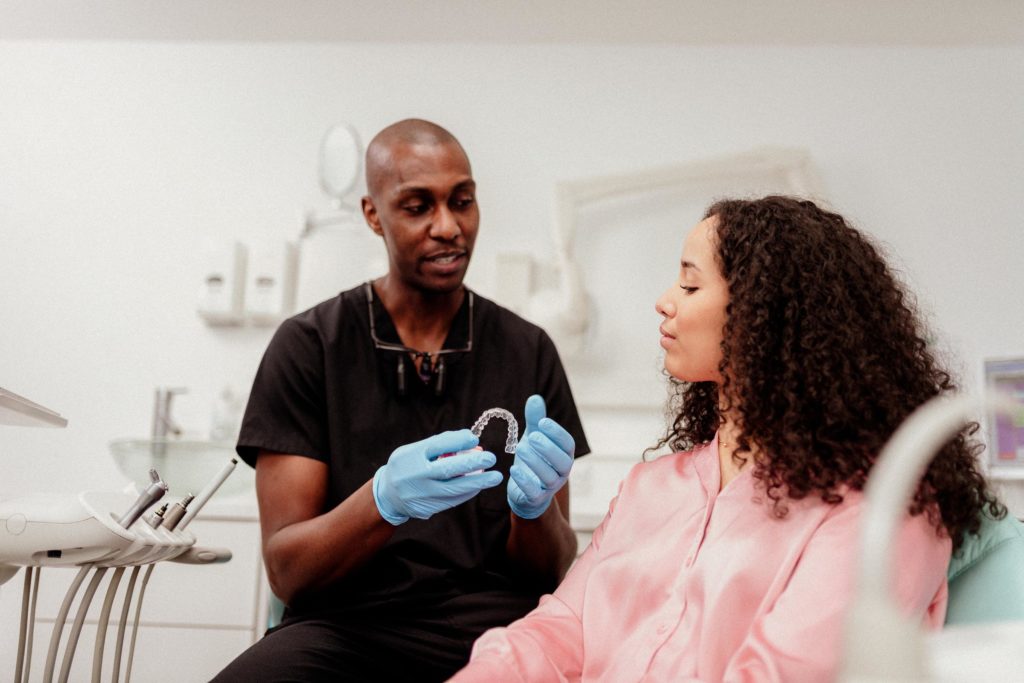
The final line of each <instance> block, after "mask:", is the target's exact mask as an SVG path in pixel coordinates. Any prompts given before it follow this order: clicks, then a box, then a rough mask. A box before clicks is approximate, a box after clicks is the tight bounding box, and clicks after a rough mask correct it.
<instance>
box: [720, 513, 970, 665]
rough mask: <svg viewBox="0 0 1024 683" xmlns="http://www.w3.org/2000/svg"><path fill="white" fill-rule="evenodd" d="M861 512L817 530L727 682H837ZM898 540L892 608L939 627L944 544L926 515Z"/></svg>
mask: <svg viewBox="0 0 1024 683" xmlns="http://www.w3.org/2000/svg"><path fill="white" fill-rule="evenodd" d="M861 510H862V506H861V505H850V506H847V507H845V508H841V509H839V510H837V512H836V514H834V515H831V516H830V517H828V518H826V520H825V522H824V523H822V525H821V526H820V527H818V529H817V530H816V532H815V533H814V535H813V536H812V537H811V538H810V540H809V541H808V543H807V545H806V547H805V549H804V552H803V553H802V555H801V557H800V559H799V561H798V562H797V565H796V567H795V569H794V571H793V573H792V574H791V576H790V577H789V580H788V581H787V584H786V586H785V587H784V588H783V590H782V592H781V593H780V594H779V597H778V599H777V600H776V601H775V604H774V605H772V606H771V607H770V608H769V609H768V611H767V612H766V613H764V614H763V616H761V617H760V618H758V619H756V620H755V622H754V623H753V624H752V626H751V629H750V632H749V633H748V634H747V637H746V639H745V640H744V642H743V643H742V645H741V646H740V647H739V648H738V650H737V651H736V653H735V654H734V655H733V656H732V658H731V660H730V661H729V662H728V664H727V665H726V669H725V673H724V676H723V680H724V681H726V682H729V683H739V682H741V681H743V682H745V681H758V682H761V683H764V682H769V681H772V682H774V681H779V682H785V683H799V682H801V681H808V682H812V681H824V680H832V679H834V678H835V676H836V674H837V673H838V667H839V662H840V657H841V654H842V652H841V650H842V636H843V628H844V626H845V615H846V614H847V612H848V610H849V607H850V605H851V604H852V601H853V594H854V582H855V581H854V580H855V573H856V567H857V566H858V564H857V560H858V551H857V539H858V538H859V519H860V517H859V514H860V511H861ZM896 541H897V542H896V543H894V547H895V548H897V550H896V552H895V558H894V562H893V566H892V569H893V572H892V575H893V576H894V581H895V584H894V585H893V591H894V594H895V597H896V600H897V603H898V604H899V606H900V608H901V610H902V611H903V612H904V613H905V614H907V615H915V616H917V617H920V618H923V621H924V623H925V624H926V625H930V626H933V627H938V626H941V624H942V620H943V618H944V615H945V608H946V566H947V565H948V564H949V556H950V547H951V544H950V541H949V539H948V538H945V537H939V535H938V532H937V531H936V529H935V527H934V526H932V525H931V524H930V523H929V522H928V521H927V516H926V515H917V516H915V517H909V516H908V517H907V518H906V519H905V520H904V522H903V525H902V527H900V529H899V533H898V536H897V539H896ZM812 643H813V646H809V645H810V644H812Z"/></svg>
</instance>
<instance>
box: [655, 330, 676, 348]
mask: <svg viewBox="0 0 1024 683" xmlns="http://www.w3.org/2000/svg"><path fill="white" fill-rule="evenodd" d="M658 332H661V339H660V340H658V343H660V344H661V346H662V348H665V349H667V348H668V347H669V346H671V345H672V342H674V341H675V340H676V338H675V337H673V336H672V335H671V334H669V333H668V332H666V331H665V330H663V329H662V328H660V327H659V328H658Z"/></svg>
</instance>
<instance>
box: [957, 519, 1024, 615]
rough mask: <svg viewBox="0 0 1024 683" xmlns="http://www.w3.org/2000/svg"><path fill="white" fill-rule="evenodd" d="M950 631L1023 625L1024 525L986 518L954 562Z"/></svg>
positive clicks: (1013, 521) (1012, 521)
mask: <svg viewBox="0 0 1024 683" xmlns="http://www.w3.org/2000/svg"><path fill="white" fill-rule="evenodd" d="M947 577H948V579H949V604H948V606H947V609H946V625H947V626H948V625H952V624H974V623H982V622H990V621H1007V620H1024V524H1021V523H1020V522H1019V521H1018V520H1016V519H1014V518H1013V517H1012V516H1010V515H1009V514H1008V515H1007V516H1006V517H1004V518H1003V519H993V518H992V517H990V516H988V515H985V516H983V518H982V522H981V529H980V531H979V533H978V535H977V536H974V535H968V536H967V539H966V540H965V541H964V544H963V545H962V546H961V548H960V549H959V550H958V551H957V553H956V554H955V555H954V556H953V559H952V560H950V563H949V570H948V571H947Z"/></svg>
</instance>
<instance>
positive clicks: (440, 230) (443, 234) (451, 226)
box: [430, 204, 462, 241]
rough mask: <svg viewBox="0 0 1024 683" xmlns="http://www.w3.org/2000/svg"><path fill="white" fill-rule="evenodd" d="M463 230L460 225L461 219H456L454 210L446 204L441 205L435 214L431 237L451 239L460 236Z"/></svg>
mask: <svg viewBox="0 0 1024 683" xmlns="http://www.w3.org/2000/svg"><path fill="white" fill-rule="evenodd" d="M461 232H462V228H461V227H460V226H459V221H458V220H456V218H455V214H454V213H453V212H452V210H451V209H449V208H448V207H447V206H446V205H444V204H441V205H439V206H438V209H437V213H436V214H435V215H434V222H433V225H432V226H431V230H430V235H431V237H433V238H434V239H439V240H445V241H449V240H453V239H455V238H456V237H458V236H459V234H460V233H461Z"/></svg>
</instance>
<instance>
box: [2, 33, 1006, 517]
mask: <svg viewBox="0 0 1024 683" xmlns="http://www.w3.org/2000/svg"><path fill="white" fill-rule="evenodd" d="M0 101H2V104H0V386H4V387H5V388H8V389H10V390H12V391H15V392H17V393H21V394H23V395H25V396H27V397H29V398H31V399H33V400H35V401H38V402H40V403H43V404H44V405H47V406H49V407H52V408H54V409H57V410H59V411H60V412H61V413H63V414H64V415H65V416H67V417H68V418H69V419H70V425H69V427H68V428H67V429H66V430H64V431H53V430H31V429H25V428H4V429H3V432H2V433H0V452H2V453H3V455H2V456H0V462H2V467H0V496H5V497H6V496H12V495H18V494H20V493H23V492H25V491H26V490H48V491H75V490H79V489H82V488H110V487H111V486H112V483H115V482H116V484H117V485H118V486H120V485H121V483H123V481H122V480H120V479H119V478H118V475H117V474H116V471H115V469H114V467H113V465H112V463H111V460H110V458H109V457H108V455H107V448H106V444H107V441H108V440H110V439H112V438H115V437H121V436H130V435H145V434H146V433H147V432H148V429H149V420H150V412H151V407H152V405H151V401H152V391H153V388H154V387H155V386H157V385H183V386H187V387H189V388H190V394H188V395H186V396H183V397H181V398H180V399H178V403H177V408H176V413H177V415H178V417H179V418H180V419H181V421H182V422H183V423H184V424H185V426H186V427H190V428H192V429H196V430H200V431H201V430H205V429H207V428H208V419H209V409H210V405H211V403H212V401H213V398H214V394H215V392H216V391H217V390H218V389H219V388H220V387H222V386H223V385H224V384H231V385H234V386H235V387H237V388H239V389H242V390H247V389H248V384H249V382H250V380H251V377H252V374H253V372H254V371H255V368H256V365H257V363H258V361H259V358H260V355H261V353H262V350H263V348H264V346H265V345H266V342H267V341H268V339H269V335H270V332H269V331H268V330H259V329H255V330H254V329H237V330H225V329H211V328H208V327H206V326H204V324H203V323H202V322H201V321H200V319H199V318H198V317H197V316H196V314H195V310H194V308H195V301H196V295H197V291H198V288H199V284H200V278H201V275H202V267H201V264H200V263H199V261H198V259H197V258H196V254H197V252H198V251H199V250H200V249H201V248H202V245H203V244H204V243H205V242H206V241H208V240H213V241H229V240H232V239H242V240H244V241H247V242H249V243H250V244H259V243H261V242H262V243H275V242H279V241H281V240H285V239H292V238H294V237H295V236H297V234H298V231H299V229H300V227H301V219H302V215H303V212H304V211H305V210H306V209H308V208H311V207H314V206H320V207H322V206H323V204H324V202H323V200H322V199H321V197H320V195H319V191H318V189H317V186H316V178H315V161H316V151H317V145H318V142H319V139H320V136H321V135H322V133H323V132H324V130H325V129H326V128H327V127H328V126H329V125H330V124H332V123H333V122H335V121H338V120H346V121H349V122H350V123H352V124H353V125H354V126H355V127H356V128H357V129H358V130H359V131H360V133H361V134H362V135H363V136H364V138H369V137H370V136H371V135H372V134H373V133H374V132H376V131H377V130H378V129H380V128H381V127H382V126H384V125H386V124H388V123H391V122H393V121H395V120H397V119H399V118H403V117H407V116H418V117H424V118H428V119H432V120H435V121H437V122H439V123H441V124H443V125H445V126H447V127H449V128H450V129H451V130H452V131H453V132H454V133H455V134H456V135H457V136H458V137H459V138H460V139H461V140H462V142H463V144H464V145H465V147H466V148H467V150H468V151H469V153H470V156H471V159H472V161H473V164H474V172H475V175H476V177H477V180H478V183H479V187H480V189H479V195H480V201H481V205H482V211H483V223H482V226H483V229H482V232H481V237H480V240H479V242H478V250H477V253H476V256H475V260H474V267H473V268H472V269H471V271H470V284H471V285H473V286H475V287H477V288H478V289H479V290H480V291H481V292H482V293H484V294H488V295H491V296H493V297H495V298H497V299H498V300H499V301H500V300H501V292H500V291H495V283H494V281H493V277H492V273H493V264H494V257H495V254H496V253H497V252H499V251H529V252H532V253H533V254H535V255H536V256H537V257H539V258H543V257H544V255H545V254H546V253H547V252H548V250H550V249H551V239H550V237H549V230H550V219H551V206H552V194H551V188H552V184H553V182H554V181H556V180H558V179H563V178H575V177H582V176H590V175H600V174H606V173H614V172H622V171H630V170H635V169H640V168H644V167H647V166H655V165H665V164H673V163H677V162H680V161H687V160H693V159H700V158H705V157H709V156H717V155H721V154H725V153H732V152H739V151H743V150H746V149H748V148H750V147H754V146H757V145H762V144H779V145H788V146H799V147H806V148H807V149H809V150H810V152H811V154H812V155H813V157H814V159H815V161H816V162H817V164H818V167H819V169H820V171H821V175H822V180H823V182H824V186H825V191H826V193H827V194H828V196H829V197H830V198H831V199H832V201H833V204H834V206H835V207H837V208H838V209H839V210H840V211H842V212H844V213H845V214H847V215H848V216H849V217H851V218H853V219H854V220H855V221H856V222H857V223H858V224H859V225H860V226H861V227H863V228H865V229H867V230H868V231H870V232H873V233H874V234H876V235H878V236H879V237H880V238H881V239H883V240H884V241H885V242H887V243H888V244H890V245H891V246H892V248H893V249H894V250H895V252H896V253H898V254H899V257H900V259H901V262H902V266H901V268H902V269H903V270H904V272H905V274H906V276H907V278H908V279H909V280H910V281H911V282H912V284H913V285H914V286H915V288H916V289H917V291H918V292H919V293H920V295H921V299H922V301H923V303H924V304H925V305H926V307H927V308H928V309H929V310H930V311H931V312H932V313H933V315H934V317H933V320H934V323H935V325H936V327H937V328H938V329H939V331H940V332H941V333H942V336H943V338H944V339H945V340H946V341H947V342H948V344H949V345H950V346H951V348H952V350H953V351H954V352H955V353H956V354H958V355H959V357H960V358H961V359H962V364H961V367H962V368H963V370H964V371H965V373H966V379H967V380H968V383H974V382H976V380H977V375H978V373H979V367H980V363H981V359H982V358H984V357H988V356H1006V355H1024V311H1022V308H1021V306H1020V305H1019V303H1018V302H1019V293H1020V292H1021V291H1024V268H1021V262H1022V258H1021V257H1022V255H1024V250H1022V247H1021V241H1020V237H1019V235H1020V232H1021V230H1020V229H1021V227H1022V226H1021V216H1022V215H1024V192H1022V187H1021V178H1022V175H1024V174H1022V171H1024V136H1022V133H1021V127H1020V121H1021V120H1022V116H1024V49H1019V48H1018V49H1014V48H1000V49H981V48H978V49H955V50H948V49H944V50H940V49H911V48H906V49H904V48H828V47H819V48H776V49H753V48H749V49H748V48H711V47H708V48H686V47H670V46H662V47H628V46H627V47H622V46H619V47H597V46H572V47H558V46H515V47H508V46H501V45H494V46H480V45H444V46H438V45H414V44H404V45H384V44H376V45H375V44H370V45H358V46H352V45H326V44H322V45H318V44H276V45H258V44H184V43H177V44H175V43H125V42H121V43H20V42H7V43H0ZM694 219H696V217H694ZM636 223H637V227H636V234H637V236H638V239H637V241H636V242H634V243H632V244H630V245H626V248H639V245H640V244H641V240H640V239H639V236H640V235H642V231H643V215H642V213H638V215H637V217H636ZM687 227H688V225H680V240H681V238H682V235H683V233H684V230H685V229H686V228H687ZM652 258H671V259H674V258H675V256H674V255H669V256H665V255H652ZM606 276H607V277H610V278H615V277H621V276H622V275H621V274H619V273H616V272H615V271H614V268H612V267H609V268H608V269H607V271H606ZM348 279H349V277H348V276H344V275H342V276H341V281H340V282H339V288H340V287H341V286H342V285H344V284H348V282H347V280H348ZM622 305H642V306H650V305H651V302H647V301H645V302H632V301H623V302H622ZM651 343H652V344H653V343H654V334H653V331H652V334H651ZM623 352H624V353H628V352H629V351H628V349H624V350H623ZM578 398H579V400H580V401H581V403H585V402H586V400H587V397H586V396H580V397H578ZM592 431H593V432H594V434H595V435H597V434H598V433H599V429H598V428H595V429H594V430H592ZM652 436H653V435H652ZM594 445H595V446H596V447H598V448H600V444H599V443H595V444H594ZM645 445H648V444H647V443H642V444H637V453H638V454H639V451H640V449H641V447H642V446H645Z"/></svg>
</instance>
